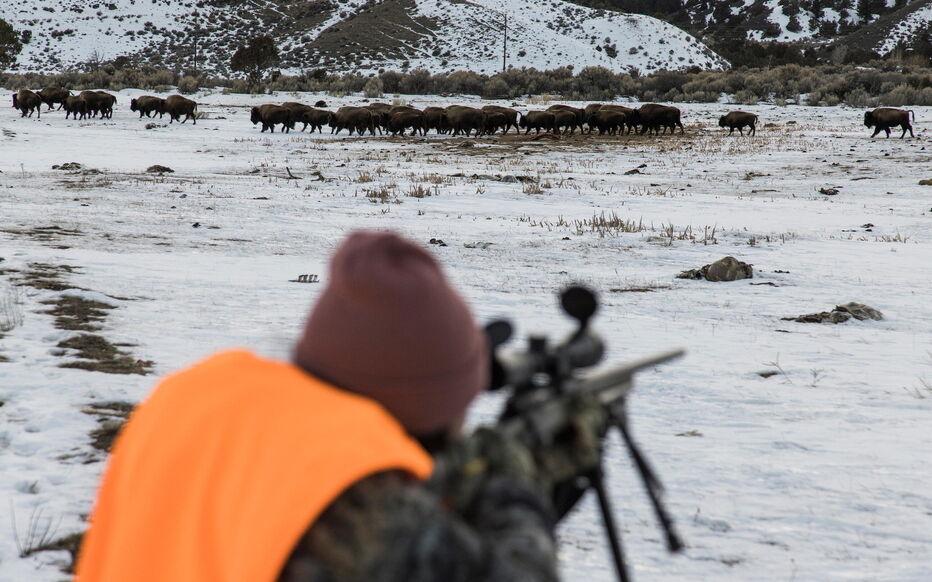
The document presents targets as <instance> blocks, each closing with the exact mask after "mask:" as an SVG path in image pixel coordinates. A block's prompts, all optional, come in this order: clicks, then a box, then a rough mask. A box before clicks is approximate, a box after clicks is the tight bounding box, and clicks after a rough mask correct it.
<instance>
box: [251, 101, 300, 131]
mask: <svg viewBox="0 0 932 582" xmlns="http://www.w3.org/2000/svg"><path fill="white" fill-rule="evenodd" d="M249 120H250V121H252V124H253V125H255V124H257V123H262V131H263V132H265V130H267V129H268V130H271V132H272V133H275V126H276V125H281V126H282V133H288V132H289V131H290V130H292V129H294V113H293V112H292V111H291V109H288V108H287V107H282V106H281V105H272V104H266V105H259V106H258V107H253V108H252V110H250V113H249Z"/></svg>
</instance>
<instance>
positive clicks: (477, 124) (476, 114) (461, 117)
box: [446, 105, 485, 137]
mask: <svg viewBox="0 0 932 582" xmlns="http://www.w3.org/2000/svg"><path fill="white" fill-rule="evenodd" d="M446 112H447V119H448V120H449V122H450V128H451V129H453V135H454V136H457V135H459V134H460V133H461V132H462V133H464V134H466V137H469V132H471V131H475V135H477V136H478V135H479V134H480V133H482V129H483V127H485V113H484V112H483V111H480V110H479V109H475V108H473V107H466V106H463V105H451V106H449V107H447V109H446Z"/></svg>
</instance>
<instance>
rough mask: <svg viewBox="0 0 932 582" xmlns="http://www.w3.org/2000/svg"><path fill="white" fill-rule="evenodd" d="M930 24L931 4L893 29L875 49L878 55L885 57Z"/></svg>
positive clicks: (918, 10) (910, 15) (931, 16)
mask: <svg viewBox="0 0 932 582" xmlns="http://www.w3.org/2000/svg"><path fill="white" fill-rule="evenodd" d="M930 22H932V4H927V5H925V6H923V7H921V8H919V9H917V10H915V11H913V12H911V13H910V14H909V16H907V17H906V18H904V19H903V20H901V21H900V22H898V23H897V24H896V26H894V27H893V29H892V30H891V31H890V34H889V35H887V38H885V39H884V40H883V42H881V43H880V45H879V46H878V47H877V52H878V53H879V54H880V55H886V54H887V53H889V52H890V51H892V50H894V49H895V48H896V47H897V45H898V44H900V43H901V42H903V41H909V40H910V39H911V38H912V36H913V34H914V33H915V32H916V31H917V30H919V29H921V28H923V27H925V26H927V25H928V24H929V23H930Z"/></svg>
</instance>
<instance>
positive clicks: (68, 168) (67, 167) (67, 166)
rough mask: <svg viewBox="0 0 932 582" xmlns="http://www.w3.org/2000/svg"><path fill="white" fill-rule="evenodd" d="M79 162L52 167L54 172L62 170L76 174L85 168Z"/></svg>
mask: <svg viewBox="0 0 932 582" xmlns="http://www.w3.org/2000/svg"><path fill="white" fill-rule="evenodd" d="M83 167H84V166H82V165H81V164H79V163H78V162H68V163H66V164H61V165H55V166H52V169H53V170H62V171H63V172H74V171H77V170H80V169H81V168H83Z"/></svg>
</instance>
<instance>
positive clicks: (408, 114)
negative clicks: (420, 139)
mask: <svg viewBox="0 0 932 582" xmlns="http://www.w3.org/2000/svg"><path fill="white" fill-rule="evenodd" d="M386 129H388V131H390V132H391V133H392V135H398V134H399V133H401V135H404V134H405V130H406V129H410V130H411V135H417V132H418V131H420V132H421V135H425V133H426V132H425V130H424V114H423V113H421V112H420V111H409V110H401V111H395V112H394V113H392V114H391V117H389V119H388V125H387V126H386Z"/></svg>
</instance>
